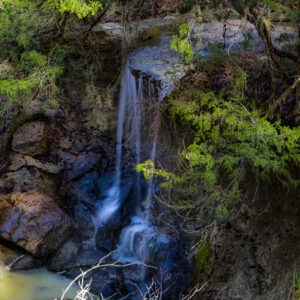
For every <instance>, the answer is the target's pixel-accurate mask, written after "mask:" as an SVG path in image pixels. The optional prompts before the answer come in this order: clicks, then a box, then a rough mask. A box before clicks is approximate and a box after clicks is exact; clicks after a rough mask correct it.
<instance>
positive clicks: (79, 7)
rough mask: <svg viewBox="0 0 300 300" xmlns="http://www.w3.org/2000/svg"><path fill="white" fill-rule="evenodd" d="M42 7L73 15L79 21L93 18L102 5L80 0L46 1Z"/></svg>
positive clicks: (90, 0) (97, 2)
mask: <svg viewBox="0 0 300 300" xmlns="http://www.w3.org/2000/svg"><path fill="white" fill-rule="evenodd" d="M44 7H46V8H48V9H57V10H58V11H59V12H60V13H62V14H63V13H70V14H75V15H76V16H77V17H78V18H79V19H82V18H85V17H88V16H95V15H96V14H97V12H98V10H99V9H102V4H101V3H100V2H99V1H93V0H89V1H82V0H48V1H46V2H45V4H44Z"/></svg>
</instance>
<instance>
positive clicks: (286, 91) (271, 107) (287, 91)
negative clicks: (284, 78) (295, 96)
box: [270, 77, 300, 113]
mask: <svg viewBox="0 0 300 300" xmlns="http://www.w3.org/2000/svg"><path fill="white" fill-rule="evenodd" d="M299 83H300V77H298V78H297V79H296V80H295V82H294V83H293V84H292V85H291V86H289V88H288V89H286V90H285V91H284V92H283V93H282V95H281V96H280V97H279V98H278V99H277V100H276V101H275V102H274V103H273V104H271V105H270V111H271V112H272V113H273V112H274V111H275V110H276V108H277V107H278V106H279V105H280V104H281V103H282V102H284V101H285V100H286V97H287V96H288V95H289V94H290V93H291V92H292V90H293V89H295V88H296V87H297V85H298V84H299Z"/></svg>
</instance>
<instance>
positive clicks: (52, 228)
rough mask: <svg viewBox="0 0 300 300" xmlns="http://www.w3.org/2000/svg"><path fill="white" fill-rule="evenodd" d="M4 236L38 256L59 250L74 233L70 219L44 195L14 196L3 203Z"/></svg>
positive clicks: (1, 224)
mask: <svg viewBox="0 0 300 300" xmlns="http://www.w3.org/2000/svg"><path fill="white" fill-rule="evenodd" d="M0 211H1V217H0V235H1V237H2V238H4V239H6V240H8V241H10V242H13V243H15V244H16V245H18V246H20V247H22V248H24V249H25V250H27V251H28V252H30V253H32V254H33V255H35V256H45V255H46V254H47V253H49V252H51V251H54V250H56V249H57V248H58V246H59V245H60V244H61V242H62V241H63V240H64V239H65V238H66V237H67V236H68V234H69V232H70V230H71V220H70V218H69V217H68V216H67V215H66V214H65V213H64V212H63V211H62V210H61V209H60V208H59V207H58V206H57V204H56V203H55V201H54V200H53V199H52V198H51V197H49V196H47V195H44V194H39V193H34V194H30V193H28V194H27V193H26V194H25V193H24V194H21V193H20V194H13V195H11V197H10V199H8V198H7V197H6V198H5V197H3V198H2V199H1V210H0Z"/></svg>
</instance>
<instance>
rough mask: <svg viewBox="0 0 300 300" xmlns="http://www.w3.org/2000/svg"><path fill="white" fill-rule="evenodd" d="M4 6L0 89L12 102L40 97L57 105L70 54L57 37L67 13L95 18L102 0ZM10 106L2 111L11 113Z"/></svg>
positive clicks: (23, 0)
mask: <svg viewBox="0 0 300 300" xmlns="http://www.w3.org/2000/svg"><path fill="white" fill-rule="evenodd" d="M0 7H1V9H0V93H1V94H2V95H5V96H7V98H8V99H9V103H10V105H12V104H13V103H17V104H19V105H20V104H21V105H25V104H26V103H28V102H29V101H30V100H31V99H34V98H37V99H39V100H42V101H43V103H42V107H43V108H44V109H45V108H47V107H51V108H53V109H57V108H58V101H57V100H54V99H55V98H56V97H57V95H58V87H57V78H58V76H59V75H60V74H62V72H63V69H64V68H63V61H64V57H65V56H66V54H67V52H66V49H65V48H64V47H63V46H61V45H59V43H60V42H61V40H55V38H56V37H59V36H60V33H61V31H62V30H64V29H63V28H62V26H63V25H62V24H63V23H64V21H63V20H66V17H67V16H70V15H72V14H74V15H75V16H76V17H78V18H80V19H81V18H85V17H90V16H94V15H96V13H97V12H98V10H99V9H101V8H102V4H101V2H100V1H94V0H91V1H82V0H70V1H69V0H68V1H66V0H46V1H42V2H41V1H39V0H2V1H0ZM53 38H54V39H53ZM9 109H11V108H9V106H7V105H2V106H1V108H0V114H1V115H2V116H5V115H8V114H9V112H8V110H9ZM2 122H3V119H2Z"/></svg>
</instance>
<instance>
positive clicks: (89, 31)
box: [82, 1, 112, 43]
mask: <svg viewBox="0 0 300 300" xmlns="http://www.w3.org/2000/svg"><path fill="white" fill-rule="evenodd" d="M111 3H112V1H110V2H108V4H106V6H105V7H104V9H103V10H102V11H101V14H100V15H99V16H98V17H97V19H96V20H95V21H94V22H93V23H92V24H91V25H90V28H89V29H88V31H87V32H86V34H85V35H84V37H83V39H82V43H83V42H85V40H86V39H87V38H88V36H89V34H90V33H91V31H92V30H93V28H94V27H95V26H96V25H97V24H98V23H99V21H100V20H101V19H102V17H103V16H104V15H105V14H106V12H107V11H108V9H109V8H110V6H111Z"/></svg>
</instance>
